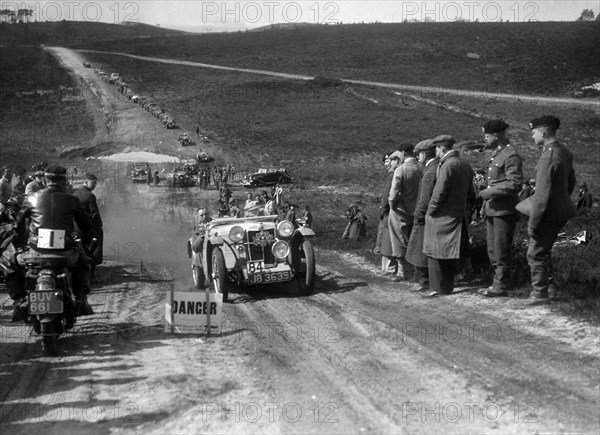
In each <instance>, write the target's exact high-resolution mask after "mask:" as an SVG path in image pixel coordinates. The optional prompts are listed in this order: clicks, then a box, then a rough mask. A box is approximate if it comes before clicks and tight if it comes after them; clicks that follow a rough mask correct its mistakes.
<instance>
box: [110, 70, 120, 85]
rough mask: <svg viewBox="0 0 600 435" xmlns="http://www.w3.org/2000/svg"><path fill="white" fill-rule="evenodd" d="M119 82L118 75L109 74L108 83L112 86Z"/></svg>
mask: <svg viewBox="0 0 600 435" xmlns="http://www.w3.org/2000/svg"><path fill="white" fill-rule="evenodd" d="M118 80H119V74H117V73H110V77H109V78H108V83H110V84H111V85H114V84H115V83H116V82H117V81H118Z"/></svg>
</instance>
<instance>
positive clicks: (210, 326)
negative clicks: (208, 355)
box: [165, 290, 223, 336]
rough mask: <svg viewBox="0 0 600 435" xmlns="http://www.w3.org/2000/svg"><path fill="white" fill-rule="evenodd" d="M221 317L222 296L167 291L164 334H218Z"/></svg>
mask: <svg viewBox="0 0 600 435" xmlns="http://www.w3.org/2000/svg"><path fill="white" fill-rule="evenodd" d="M222 315H223V295H222V294H220V293H212V292H209V291H208V290H207V291H206V292H205V293H204V295H203V294H202V293H200V292H178V291H173V290H171V291H169V292H168V294H167V298H166V303H165V332H170V333H175V334H203V333H206V335H207V336H208V335H209V334H210V333H215V332H219V329H220V327H221V323H222V322H221V318H222Z"/></svg>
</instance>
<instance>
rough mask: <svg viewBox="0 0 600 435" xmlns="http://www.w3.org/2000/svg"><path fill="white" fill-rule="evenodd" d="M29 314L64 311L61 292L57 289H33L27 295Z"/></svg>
mask: <svg viewBox="0 0 600 435" xmlns="http://www.w3.org/2000/svg"><path fill="white" fill-rule="evenodd" d="M27 302H28V305H29V314H31V315H34V316H35V315H38V314H58V313H62V312H63V311H64V308H63V301H62V292H61V291H59V290H49V291H34V292H30V293H29V295H27Z"/></svg>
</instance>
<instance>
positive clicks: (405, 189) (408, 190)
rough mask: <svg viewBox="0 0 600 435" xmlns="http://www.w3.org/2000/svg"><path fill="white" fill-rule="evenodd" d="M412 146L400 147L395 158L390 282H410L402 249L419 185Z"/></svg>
mask: <svg viewBox="0 0 600 435" xmlns="http://www.w3.org/2000/svg"><path fill="white" fill-rule="evenodd" d="M413 151H414V145H413V144H411V143H406V142H405V143H401V144H400V146H399V147H398V151H397V153H398V154H397V155H398V157H399V158H400V164H399V165H398V167H397V168H396V170H395V171H394V178H393V179H392V186H391V188H390V195H389V197H388V201H389V205H390V216H389V218H388V219H389V226H390V240H391V242H392V254H393V256H394V257H395V258H396V260H397V261H398V271H397V273H396V276H395V277H394V281H395V282H398V281H402V280H406V279H409V278H410V275H411V273H410V272H409V269H412V266H411V265H410V263H409V262H408V261H406V248H407V246H408V239H409V238H410V233H411V231H412V226H413V220H414V212H415V205H416V204H417V194H418V193H419V183H420V182H421V167H420V166H419V163H418V162H417V159H416V158H415V157H414V154H413Z"/></svg>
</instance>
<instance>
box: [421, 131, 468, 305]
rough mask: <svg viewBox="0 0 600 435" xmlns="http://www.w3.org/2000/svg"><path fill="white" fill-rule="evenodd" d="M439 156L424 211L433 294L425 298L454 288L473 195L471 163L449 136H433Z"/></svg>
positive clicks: (424, 250) (425, 246) (426, 244)
mask: <svg viewBox="0 0 600 435" xmlns="http://www.w3.org/2000/svg"><path fill="white" fill-rule="evenodd" d="M433 142H434V144H435V146H436V154H437V156H438V157H440V164H439V168H438V170H437V180H436V183H435V187H434V188H433V193H432V195H431V200H430V202H429V207H428V208H427V214H426V215H425V235H424V238H423V253H424V254H425V255H427V257H428V262H427V263H428V269H429V284H430V288H431V290H432V293H431V294H429V295H427V296H426V297H437V296H440V295H443V294H450V293H452V291H453V290H454V274H455V272H456V264H457V262H458V259H459V258H460V245H461V243H460V242H461V235H462V226H463V220H464V219H465V217H466V215H467V202H468V200H469V199H474V198H475V190H474V188H473V176H474V175H475V173H474V172H473V169H472V168H471V166H470V165H469V164H468V163H467V162H465V161H464V160H462V159H461V158H460V157H459V154H458V151H456V150H453V149H452V146H453V145H454V143H456V141H455V140H454V138H453V137H452V136H447V135H442V136H437V137H436V138H435V139H433Z"/></svg>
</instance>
